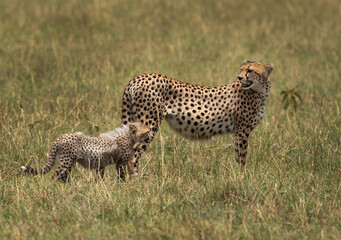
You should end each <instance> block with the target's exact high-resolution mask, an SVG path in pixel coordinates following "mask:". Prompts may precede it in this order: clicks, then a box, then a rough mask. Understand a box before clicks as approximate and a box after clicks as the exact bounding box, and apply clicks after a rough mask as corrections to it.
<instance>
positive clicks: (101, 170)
mask: <svg viewBox="0 0 341 240" xmlns="http://www.w3.org/2000/svg"><path fill="white" fill-rule="evenodd" d="M104 169H105V168H104V167H100V168H96V175H97V176H96V177H97V179H99V180H103V179H104Z"/></svg>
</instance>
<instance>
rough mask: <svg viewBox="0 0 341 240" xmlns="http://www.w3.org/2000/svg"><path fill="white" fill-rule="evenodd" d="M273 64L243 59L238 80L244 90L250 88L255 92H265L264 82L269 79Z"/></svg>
mask: <svg viewBox="0 0 341 240" xmlns="http://www.w3.org/2000/svg"><path fill="white" fill-rule="evenodd" d="M273 68H274V65H273V64H272V63H271V64H267V65H264V64H263V63H258V62H251V61H248V60H245V61H244V63H243V65H242V66H241V68H240V74H239V75H238V80H239V82H240V83H241V84H242V88H243V89H244V90H247V89H252V90H254V91H256V92H265V91H266V89H265V88H266V83H267V82H268V81H270V78H269V76H270V74H271V72H272V70H273Z"/></svg>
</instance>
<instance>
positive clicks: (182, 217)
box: [0, 0, 341, 239]
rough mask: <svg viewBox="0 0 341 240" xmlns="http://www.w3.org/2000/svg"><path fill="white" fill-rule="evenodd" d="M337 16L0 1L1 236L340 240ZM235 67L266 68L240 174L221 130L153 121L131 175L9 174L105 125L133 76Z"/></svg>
mask: <svg viewBox="0 0 341 240" xmlns="http://www.w3.org/2000/svg"><path fill="white" fill-rule="evenodd" d="M340 22H341V4H340V2H339V1H338V0H325V1H318V0H312V1H294V0H289V1H285V0H281V1H271V0H255V1H249V2H247V1H246V2H245V1H232V0H231V1H204V0H197V1H194V0H188V1H159V0H150V1H147V0H142V1H134V0H126V1H117V0H83V1H81V0H49V1H45V0H31V1H24V0H21V1H19V0H2V1H0V165H1V168H0V238H1V239H4V238H5V239H230V238H231V239H341V160H340V159H341V153H340V152H341V114H340V108H341V91H340V89H341V52H340V50H341V24H340ZM244 59H249V60H257V61H261V62H263V63H270V62H273V63H274V65H275V69H274V72H273V73H272V78H271V79H272V89H271V96H270V98H269V99H268V104H267V115H266V118H265V120H263V122H262V123H261V124H260V125H259V126H258V127H257V128H256V130H255V131H254V132H253V133H252V134H251V139H250V146H249V154H248V163H247V166H246V171H245V172H244V173H240V172H239V170H238V166H237V164H236V163H235V160H234V156H233V155H234V154H233V137H232V136H229V135H226V136H221V137H216V138H213V139H212V140H210V141H203V142H190V141H187V140H185V139H183V138H181V137H179V136H177V135H176V134H175V133H173V132H172V131H171V130H170V128H169V127H168V126H167V124H166V123H163V125H162V128H161V130H160V131H159V133H158V135H157V136H156V138H155V140H154V141H153V143H152V144H151V145H150V147H149V148H148V150H147V152H146V153H145V154H144V155H143V156H142V158H141V168H140V170H141V171H140V178H139V179H137V180H134V181H129V182H127V183H125V184H123V183H119V182H117V181H116V173H115V171H114V170H113V169H114V168H112V169H110V171H107V173H106V176H105V177H106V178H105V180H104V181H103V182H95V181H94V172H90V171H88V170H85V169H82V168H81V167H79V166H77V167H76V168H75V169H74V171H73V174H72V180H71V183H70V184H63V183H59V182H54V181H52V180H51V174H47V175H45V176H36V177H32V176H26V175H23V174H21V172H20V169H19V167H20V165H23V164H30V165H32V166H42V165H43V164H44V163H45V161H46V157H47V152H48V149H49V146H50V144H51V142H52V141H53V140H54V139H55V138H56V137H57V136H58V135H60V134H62V133H68V132H76V131H83V132H84V133H86V134H89V135H97V134H98V132H103V131H106V130H109V129H112V128H115V127H117V126H119V124H120V101H121V96H122V92H123V89H124V86H125V85H126V84H127V82H128V81H129V80H130V79H131V78H132V77H134V76H136V75H138V74H141V73H144V72H157V73H163V74H166V75H167V76H172V77H174V78H176V79H179V80H183V81H186V82H191V83H196V84H201V85H212V86H217V85H223V84H227V83H229V82H231V81H233V80H234V79H235V78H236V76H237V74H238V73H239V67H240V65H241V64H242V62H243V60H244ZM295 86H298V88H297V89H298V93H299V95H300V96H301V97H302V103H301V104H300V105H299V107H298V109H297V111H296V112H294V111H293V110H292V109H290V108H289V109H287V110H284V108H283V104H282V102H281V100H282V97H281V95H280V92H281V91H283V90H285V89H286V88H289V89H291V88H294V87H295Z"/></svg>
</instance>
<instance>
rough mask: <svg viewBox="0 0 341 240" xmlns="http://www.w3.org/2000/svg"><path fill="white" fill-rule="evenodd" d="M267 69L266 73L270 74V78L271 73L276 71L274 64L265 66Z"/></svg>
mask: <svg viewBox="0 0 341 240" xmlns="http://www.w3.org/2000/svg"><path fill="white" fill-rule="evenodd" d="M265 69H266V72H267V73H268V76H269V75H270V73H272V70H274V64H273V63H269V64H268V65H265Z"/></svg>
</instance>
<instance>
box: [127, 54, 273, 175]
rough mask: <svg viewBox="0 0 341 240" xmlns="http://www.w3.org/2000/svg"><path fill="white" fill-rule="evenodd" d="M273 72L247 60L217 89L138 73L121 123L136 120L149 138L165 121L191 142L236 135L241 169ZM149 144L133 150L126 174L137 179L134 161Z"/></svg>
mask: <svg viewBox="0 0 341 240" xmlns="http://www.w3.org/2000/svg"><path fill="white" fill-rule="evenodd" d="M272 70H273V64H268V65H264V64H262V63H259V62H253V61H248V60H245V61H244V63H243V65H242V66H241V68H240V74H239V75H238V77H237V79H236V80H235V81H234V82H232V83H230V84H228V85H224V86H220V87H207V86H199V85H195V84H189V83H185V82H181V81H178V80H175V79H172V78H169V77H167V76H165V75H161V74H142V75H140V76H137V77H135V78H134V79H132V80H131V81H130V82H129V83H128V85H127V86H126V87H125V90H124V92H123V99H122V107H121V111H122V124H127V123H129V122H134V121H140V122H142V123H144V124H146V125H147V126H148V127H150V129H151V136H152V138H153V137H154V136H155V134H156V133H157V131H158V129H159V127H160V124H161V121H162V120H163V119H164V118H165V119H166V121H167V122H168V124H169V126H170V127H171V128H172V129H173V130H175V131H176V132H178V133H179V134H180V135H182V136H184V137H186V138H190V139H202V138H210V137H212V136H214V135H217V134H225V133H234V135H235V158H236V160H237V162H239V163H240V164H241V166H244V165H245V163H246V154H247V146H248V138H249V135H250V133H251V131H252V130H253V129H254V128H255V127H256V126H257V125H258V124H259V123H260V121H261V120H262V119H263V118H264V116H265V103H266V100H267V98H268V96H269V93H270V74H271V72H272ZM152 138H151V140H152ZM147 146H148V144H145V143H143V144H136V145H135V146H134V151H135V154H134V157H133V158H132V159H131V160H130V162H129V163H128V172H129V175H130V176H132V177H134V176H136V175H137V170H138V159H139V157H140V156H141V154H142V153H143V152H144V151H145V150H146V148H147Z"/></svg>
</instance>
